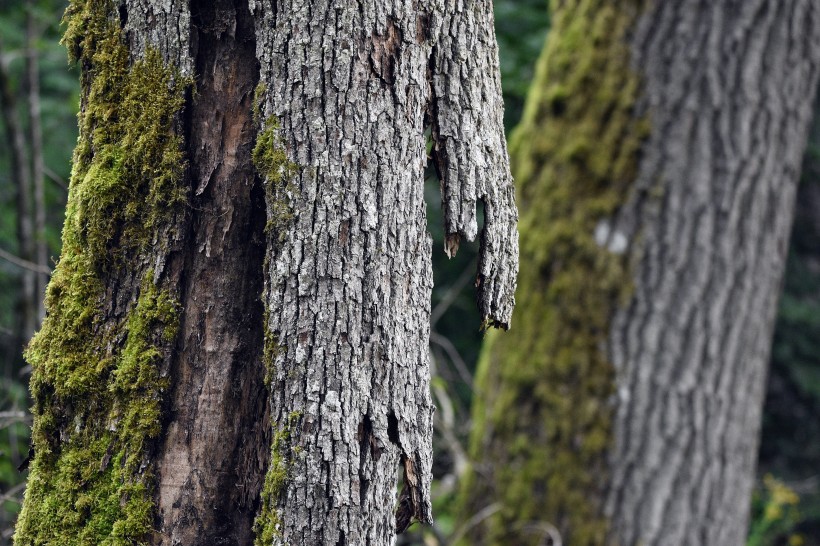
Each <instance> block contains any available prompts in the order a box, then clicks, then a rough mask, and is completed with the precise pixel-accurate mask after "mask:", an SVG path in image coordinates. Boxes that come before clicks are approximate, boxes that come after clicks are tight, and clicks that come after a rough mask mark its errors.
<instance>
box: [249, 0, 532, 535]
mask: <svg viewBox="0 0 820 546" xmlns="http://www.w3.org/2000/svg"><path fill="white" fill-rule="evenodd" d="M252 9H253V12H254V15H255V18H256V23H257V25H256V35H257V56H258V58H259V62H260V65H261V77H260V81H261V82H263V83H264V84H266V89H267V92H266V94H265V95H264V96H263V99H264V104H263V114H264V115H265V117H266V118H267V120H268V121H267V123H272V122H273V119H274V118H275V119H276V120H277V121H278V123H279V126H280V130H279V133H280V136H281V138H282V140H283V143H284V145H285V147H286V150H287V155H288V158H289V159H290V160H291V161H293V162H294V163H295V164H296V166H297V174H296V176H295V177H293V179H292V180H288V181H287V182H286V183H285V184H284V185H283V186H282V187H279V188H275V189H274V192H273V194H274V195H273V197H272V199H269V201H268V213H269V218H271V219H273V220H275V218H274V216H275V215H276V214H277V212H276V211H277V210H281V206H280V203H279V201H281V200H283V201H285V202H286V204H287V207H288V209H289V211H290V214H292V219H291V220H290V221H289V222H288V223H287V225H286V226H285V227H284V229H283V231H282V232H279V233H273V234H271V243H270V244H269V255H268V264H269V265H268V268H267V270H266V273H265V276H266V283H267V288H266V296H265V301H266V304H267V306H268V309H269V310H270V313H269V321H268V324H267V328H268V330H269V335H270V337H271V339H276V340H277V341H278V345H279V350H278V351H277V352H276V358H275V362H274V363H273V372H272V376H273V377H272V385H271V389H272V406H271V408H272V409H271V414H272V418H273V421H274V424H275V428H276V429H277V432H275V434H277V433H278V434H283V433H287V434H288V437H289V441H288V442H287V444H288V446H287V447H286V448H285V449H284V450H283V452H282V453H280V454H279V455H280V456H281V457H282V458H283V460H284V465H285V468H286V469H287V472H288V479H287V480H286V484H285V486H284V487H283V490H282V491H280V492H277V493H278V494H277V499H276V505H277V508H278V513H279V517H280V519H281V523H280V525H279V529H278V531H279V533H278V535H277V536H276V537H275V542H276V543H283V544H388V543H391V542H392V540H393V539H392V537H393V535H394V532H395V531H396V530H397V529H398V531H402V530H403V527H405V526H406V524H407V523H409V522H410V521H411V520H413V519H415V520H418V521H422V522H430V521H431V518H432V514H431V509H430V497H429V485H430V480H431V464H432V452H431V440H432V411H433V406H432V403H431V400H430V394H429V362H428V349H427V346H428V337H429V319H430V290H431V288H432V272H431V264H430V256H431V240H430V236H429V234H428V233H427V230H426V225H425V224H426V219H425V216H426V215H425V203H424V198H423V178H424V176H423V173H424V168H425V164H426V161H427V158H426V154H425V136H424V135H425V125H426V123H427V124H429V125H430V126H431V127H432V134H433V138H434V139H435V144H434V147H435V155H436V158H437V164H438V166H439V168H440V171H441V175H442V188H443V190H442V191H443V196H444V202H445V216H446V231H447V233H448V234H449V235H448V242H447V248H446V250H447V252H448V253H450V254H452V253H454V252H455V251H456V249H457V247H458V240H459V238H460V237H461V236H464V237H467V238H468V239H472V238H473V237H474V236H475V235H476V233H477V231H478V228H477V220H476V212H475V206H476V202H477V201H478V200H481V201H483V202H484V205H485V223H484V229H483V232H482V258H481V261H480V267H479V272H478V280H477V285H479V305H480V309H481V313H482V316H483V317H484V320H485V323H486V324H491V325H499V326H505V327H506V325H507V324H509V321H510V313H511V310H512V305H513V293H514V289H515V286H514V285H515V281H514V279H515V274H516V270H517V256H518V248H517V235H516V232H515V219H516V212H515V206H514V198H513V189H512V185H511V178H510V175H509V167H508V163H507V153H506V148H505V144H504V136H503V125H502V103H501V95H500V85H499V79H498V60H497V54H496V48H495V41H494V36H493V28H492V10H491V3H490V2H486V1H463V2H462V1H459V2H435V1H428V2H421V3H419V2H409V1H407V2H405V1H387V2H376V1H372V0H370V1H366V2H360V3H358V4H353V3H349V2H333V1H329V0H318V1H314V2H309V3H304V2H290V1H279V2H274V3H270V2H261V1H255V2H252ZM476 326H477V325H476ZM294 418H295V419H294ZM285 423H291V424H292V425H293V426H290V427H287V430H285V428H286V425H285ZM397 472H400V473H401V474H402V475H403V480H404V491H403V493H402V495H401V499H400V502H399V504H400V505H399V508H398V512H397V514H396V516H395V522H394V516H393V512H394V507H395V504H396V490H395V487H396V473H397Z"/></svg>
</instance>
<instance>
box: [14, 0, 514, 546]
mask: <svg viewBox="0 0 820 546" xmlns="http://www.w3.org/2000/svg"><path fill="white" fill-rule="evenodd" d="M66 28H67V31H66V36H65V38H64V41H65V43H66V45H67V47H68V49H69V55H70V57H71V58H72V59H74V60H76V61H77V62H78V63H79V65H80V67H81V69H82V73H81V81H82V90H83V94H82V112H81V115H80V139H79V143H78V147H77V150H76V151H75V156H74V168H73V174H72V180H71V188H70V195H69V204H68V210H67V215H66V218H67V219H66V226H65V228H64V232H63V253H62V256H61V258H60V262H59V264H58V265H57V267H56V268H55V272H54V275H53V277H52V281H51V283H50V285H49V288H48V295H47V302H46V307H47V318H46V320H45V323H44V326H43V329H42V330H41V332H40V333H39V334H38V335H37V336H36V338H35V340H34V341H33V342H32V344H31V346H30V347H29V349H28V351H27V358H28V360H29V361H30V362H31V363H32V365H33V377H32V394H33V398H34V401H35V406H34V414H35V419H34V427H33V442H34V449H35V456H34V460H33V461H32V464H31V475H30V478H29V484H28V488H27V492H26V499H25V502H24V508H23V511H22V514H21V516H20V520H19V523H18V526H17V530H16V536H15V541H16V543H17V544H40V543H59V542H65V543H68V544H86V543H89V544H101V543H112V544H132V543H140V544H143V543H150V544H169V545H170V544H185V545H187V544H250V543H252V542H254V541H256V543H258V544H270V543H277V544H278V543H288V544H374V545H377V544H389V543H392V541H393V537H394V535H395V532H396V528H397V526H398V527H399V528H400V529H401V528H402V527H405V526H406V525H408V524H409V523H410V522H411V521H412V520H413V519H417V520H420V521H430V518H431V514H430V500H429V484H430V466H431V462H432V453H431V436H432V410H433V408H432V404H431V402H430V396H429V368H428V362H427V344H428V334H429V312H430V310H429V305H430V304H429V302H430V289H431V285H432V273H431V270H430V269H431V267H430V252H431V248H430V237H429V235H428V234H427V232H426V224H425V208H424V207H425V204H424V201H423V198H422V195H423V191H422V190H423V172H424V167H425V165H426V161H427V158H426V153H425V127H427V126H429V127H432V131H431V132H432V134H433V135H434V138H435V147H436V155H437V158H438V159H439V162H440V163H441V165H444V166H446V167H447V171H448V173H449V174H448V175H447V176H446V177H445V179H444V186H443V187H444V192H445V195H446V196H448V199H449V200H450V201H449V203H450V204H449V205H448V211H451V212H449V216H448V218H450V220H448V224H447V229H448V233H449V234H450V237H449V243H448V251H449V252H454V251H455V250H456V248H457V242H458V238H459V237H461V236H465V237H468V238H472V237H474V236H475V235H476V234H477V232H478V225H477V221H476V213H475V206H476V204H477V201H478V200H481V201H483V203H484V209H485V221H484V227H483V230H482V232H481V233H482V248H483V257H482V261H481V264H480V268H479V272H478V281H479V284H480V288H479V293H478V296H479V306H480V308H481V311H482V315H483V316H484V321H485V323H486V324H487V325H496V326H505V327H506V325H508V324H509V321H510V314H511V311H512V305H513V293H514V288H515V286H514V283H515V275H516V270H517V254H518V248H517V236H516V231H515V219H516V215H517V213H516V210H515V204H514V193H513V188H512V181H511V178H510V175H509V167H508V160H507V154H506V145H505V142H504V135H503V126H502V122H501V120H502V104H501V94H500V85H499V78H498V61H497V56H496V50H495V41H494V36H493V29H492V10H491V4H490V3H489V2H484V1H481V2H465V3H456V2H454V3H447V4H446V5H444V4H436V3H430V5H424V6H418V5H417V4H416V3H413V4H411V3H409V2H408V3H406V4H405V3H396V4H392V3H384V2H368V3H364V4H361V5H358V6H355V5H352V4H349V3H347V2H325V1H311V2H294V3H292V4H291V3H290V2H251V3H250V5H249V4H248V3H247V2H244V1H242V2H234V1H232V0H218V1H204V0H203V1H195V2H191V3H187V2H175V1H162V2H161V1H154V0H127V1H124V2H112V1H109V0H89V1H81V0H75V1H73V2H72V3H71V4H70V6H69V8H68V11H67V13H66ZM453 211H455V212H453ZM263 296H264V297H263ZM476 326H478V325H476ZM266 364H267V375H266V366H265V365H266ZM399 472H401V475H402V478H403V480H404V485H405V487H404V491H403V493H402V494H401V495H400V498H399V499H398V501H397V499H396V482H397V477H398V473H399ZM397 504H398V511H397V510H396V506H397ZM394 512H397V515H395V516H394ZM394 518H395V519H396V520H397V521H398V524H397V523H396V522H395V521H394Z"/></svg>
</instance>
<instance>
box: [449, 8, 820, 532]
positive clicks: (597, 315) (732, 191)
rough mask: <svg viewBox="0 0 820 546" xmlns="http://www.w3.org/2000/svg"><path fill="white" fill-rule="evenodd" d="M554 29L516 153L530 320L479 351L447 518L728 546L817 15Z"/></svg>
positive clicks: (676, 17)
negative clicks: (461, 481) (457, 505)
mask: <svg viewBox="0 0 820 546" xmlns="http://www.w3.org/2000/svg"><path fill="white" fill-rule="evenodd" d="M552 10H553V11H552V15H553V18H552V25H553V26H552V29H551V30H550V35H549V37H548V44H547V46H546V49H545V53H544V56H543V57H542V59H541V60H540V61H539V69H538V73H537V78H536V82H535V84H534V85H533V89H532V90H531V92H530V96H529V97H528V103H527V107H526V111H525V116H524V120H523V121H522V126H521V128H520V129H519V131H520V132H518V133H517V134H516V137H515V138H514V140H513V145H512V155H513V161H514V167H515V174H516V177H517V178H518V181H519V184H520V186H519V188H520V192H521V196H522V204H523V206H522V222H521V229H522V259H523V261H524V263H525V265H526V267H525V268H524V270H523V271H522V276H521V286H522V289H523V290H522V291H523V293H525V294H526V299H523V300H522V301H521V302H520V303H519V305H518V306H517V307H516V312H515V322H516V325H517V326H519V327H517V328H516V330H514V331H513V332H510V334H508V335H505V336H503V337H501V336H499V337H497V338H495V339H492V340H491V341H490V343H488V344H487V346H486V347H485V351H484V353H483V360H482V363H481V368H480V375H479V378H478V380H477V385H478V386H479V388H480V389H482V390H481V391H480V395H483V396H481V397H480V398H478V399H477V400H478V403H477V404H476V406H475V408H474V419H475V427H474V431H475V434H474V437H473V445H472V446H471V450H472V453H473V455H474V456H475V457H476V458H477V460H478V464H479V465H480V466H479V467H478V468H477V474H478V475H479V476H480V479H477V480H474V483H471V484H468V486H467V487H466V488H465V491H464V492H463V495H464V498H465V499H466V500H465V504H466V505H467V506H468V510H467V511H466V513H464V514H462V518H463V519H464V520H466V519H468V518H469V517H470V516H471V515H473V514H475V513H476V512H478V510H480V509H481V508H483V507H485V506H487V505H488V504H491V503H494V502H499V503H501V504H502V509H501V510H499V511H498V512H497V513H496V514H494V515H492V516H491V517H489V518H486V520H484V521H482V522H481V524H480V525H478V526H477V527H476V528H475V529H474V531H473V535H472V536H471V537H470V538H471V540H470V542H469V543H470V544H476V545H478V544H493V545H501V544H522V545H524V544H531V545H535V544H541V543H543V541H544V540H545V535H546V534H547V532H546V531H545V529H546V530H548V529H550V527H551V526H554V527H556V528H558V529H559V530H560V532H561V535H562V537H561V538H562V542H563V543H565V544H568V545H570V546H587V545H590V546H592V545H601V544H612V545H620V546H633V545H638V544H640V545H644V546H658V545H663V546H667V545H702V544H710V545H711V544H720V545H727V546H739V545H741V544H743V543H744V540H745V535H746V532H747V529H748V515H749V506H750V502H749V501H750V492H751V488H752V484H753V476H754V463H755V455H756V453H757V441H758V432H759V426H760V413H761V407H762V401H763V398H762V396H763V386H764V379H765V372H766V364H767V362H768V353H769V347H770V343H771V334H772V327H773V317H774V313H775V307H776V305H775V303H776V299H777V293H778V288H779V283H780V279H781V276H782V273H783V266H784V258H785V253H786V242H787V240H788V234H789V227H790V224H791V218H792V207H793V200H794V191H795V186H796V181H797V173H798V172H799V166H800V159H801V155H802V152H803V149H804V146H805V142H806V132H807V129H808V122H809V119H810V115H811V108H812V102H813V96H814V94H815V88H816V85H817V79H818V73H819V72H820V7H819V6H818V3H817V2H815V1H813V0H749V1H744V2H700V1H698V0H680V1H676V2H663V1H651V2H643V1H637V0H618V1H604V0H584V1H581V0H572V1H567V0H555V1H553V2H552ZM616 29H618V30H617V32H613V31H614V30H616ZM618 34H619V36H616V35H618ZM613 38H617V39H615V40H613ZM602 61H603V62H602ZM630 69H631V70H630ZM630 72H632V73H633V74H634V75H635V76H637V77H634V78H633V77H629V76H627V74H629V73H630ZM641 120H646V122H647V123H643V122H641ZM636 140H637V145H636ZM636 151H640V153H639V154H636V153H634V152H636ZM511 468H515V470H514V471H513V470H508V469H511ZM484 471H486V474H483V473H482V472H484ZM476 499H477V503H476Z"/></svg>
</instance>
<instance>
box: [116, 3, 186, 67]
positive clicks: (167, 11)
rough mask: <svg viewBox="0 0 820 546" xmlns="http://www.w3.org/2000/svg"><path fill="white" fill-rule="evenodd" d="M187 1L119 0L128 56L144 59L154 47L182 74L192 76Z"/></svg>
mask: <svg viewBox="0 0 820 546" xmlns="http://www.w3.org/2000/svg"><path fill="white" fill-rule="evenodd" d="M189 4H190V2H186V1H183V0H127V1H126V2H122V1H121V2H120V6H122V7H121V8H120V10H119V14H120V18H121V23H122V24H124V27H123V28H124V29H125V33H126V38H127V40H128V42H129V44H128V49H129V51H130V52H131V55H132V56H134V57H135V58H144V57H145V52H146V50H147V49H148V48H155V49H157V50H158V51H159V52H160V54H161V55H162V58H163V59H165V61H166V62H168V63H169V64H171V65H173V66H175V67H177V68H178V69H179V71H180V73H181V74H182V75H183V76H185V77H190V76H193V75H194V64H193V63H194V59H193V57H192V55H191V47H190V46H191V44H190V39H191V10H190V6H189ZM126 5H127V7H126Z"/></svg>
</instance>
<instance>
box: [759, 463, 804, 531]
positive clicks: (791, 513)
mask: <svg viewBox="0 0 820 546" xmlns="http://www.w3.org/2000/svg"><path fill="white" fill-rule="evenodd" d="M799 502H800V497H798V496H797V493H795V492H794V491H793V490H792V489H790V488H789V487H788V486H787V485H786V484H784V483H783V482H781V481H779V480H777V479H775V478H774V477H773V476H772V475H771V474H767V475H765V476H764V477H763V487H762V488H759V489H757V490H756V491H755V494H754V497H753V499H752V521H753V523H752V528H751V530H750V531H749V538H748V540H747V542H746V546H766V545H770V544H788V546H803V545H804V544H805V543H806V542H805V539H804V538H803V537H802V536H801V535H800V534H798V533H796V532H795V527H796V525H797V524H798V522H799V521H800V513H799V511H798V509H797V505H798V504H799ZM781 539H782V540H783V542H779V540H781Z"/></svg>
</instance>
